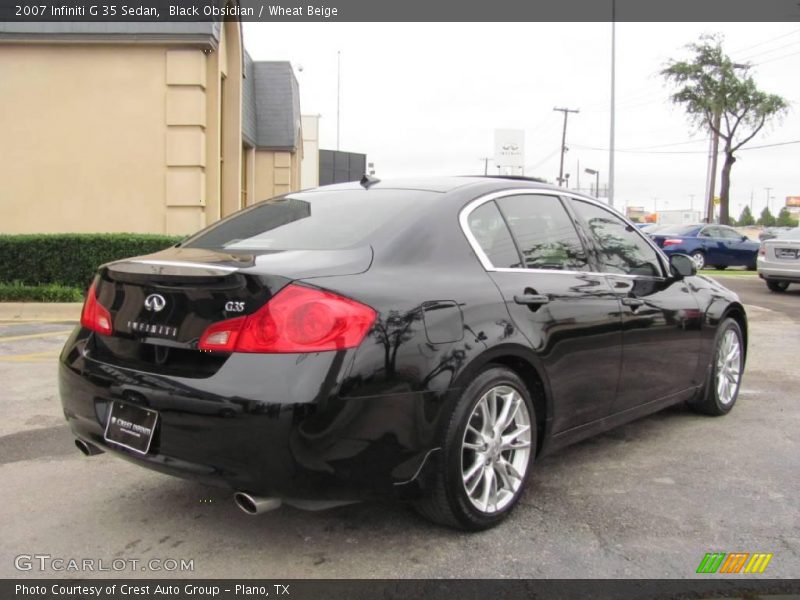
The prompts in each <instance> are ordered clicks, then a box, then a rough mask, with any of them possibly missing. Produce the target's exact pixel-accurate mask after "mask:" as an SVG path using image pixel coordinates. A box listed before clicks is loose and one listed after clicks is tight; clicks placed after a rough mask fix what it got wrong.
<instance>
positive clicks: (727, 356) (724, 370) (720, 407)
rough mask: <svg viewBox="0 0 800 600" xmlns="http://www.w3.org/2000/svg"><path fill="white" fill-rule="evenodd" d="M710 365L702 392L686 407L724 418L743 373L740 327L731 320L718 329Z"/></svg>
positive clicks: (729, 409)
mask: <svg viewBox="0 0 800 600" xmlns="http://www.w3.org/2000/svg"><path fill="white" fill-rule="evenodd" d="M711 361H712V362H711V365H709V374H708V379H707V380H706V385H705V387H704V389H703V390H702V392H701V393H700V395H699V397H698V398H697V399H696V400H694V401H692V402H690V403H689V404H690V406H691V407H692V408H693V409H694V410H696V411H697V412H701V413H704V414H707V415H715V416H719V415H726V414H728V413H729V412H730V411H731V409H732V408H733V405H734V404H735V403H736V398H738V396H739V385H740V384H741V381H742V372H743V371H744V336H743V335H742V329H741V327H739V324H738V323H737V322H736V321H734V320H733V319H731V318H727V319H725V320H724V321H722V323H720V325H719V327H718V328H717V335H716V336H715V338H714V354H713V355H712V358H711Z"/></svg>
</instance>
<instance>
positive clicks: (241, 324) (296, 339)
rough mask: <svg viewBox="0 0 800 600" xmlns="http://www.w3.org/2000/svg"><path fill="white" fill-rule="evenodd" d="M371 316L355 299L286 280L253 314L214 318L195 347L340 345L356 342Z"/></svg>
mask: <svg viewBox="0 0 800 600" xmlns="http://www.w3.org/2000/svg"><path fill="white" fill-rule="evenodd" d="M376 316H377V314H376V313H375V311H374V310H373V309H371V308H370V307H369V306H365V305H364V304H361V303H360V302H356V301H355V300H350V299H349V298H343V297H342V296H338V295H336V294H333V293H331V292H326V291H324V290H317V289H311V288H307V287H303V286H299V285H293V284H292V285H288V286H286V287H285V288H283V289H282V290H281V291H280V292H278V293H277V294H276V295H275V297H274V298H272V299H271V300H270V301H269V302H267V304H265V305H264V306H262V307H261V308H260V309H258V310H257V311H256V312H254V313H253V314H251V315H248V316H246V317H237V318H235V319H229V320H227V321H220V322H219V323H214V324H213V325H211V326H210V327H208V329H206V330H205V331H204V332H203V335H202V336H200V342H199V344H198V346H199V348H200V349H201V350H213V351H221V352H262V353H302V352H325V351H327V350H344V349H346V348H355V347H356V346H358V345H359V344H360V343H361V342H362V340H363V339H364V336H366V335H367V332H368V331H369V329H370V327H372V324H373V323H374V322H375V317H376Z"/></svg>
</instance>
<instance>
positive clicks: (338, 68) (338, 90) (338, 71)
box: [336, 50, 342, 150]
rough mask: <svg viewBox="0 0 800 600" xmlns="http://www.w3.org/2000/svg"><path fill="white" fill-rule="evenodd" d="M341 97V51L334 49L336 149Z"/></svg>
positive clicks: (337, 145)
mask: <svg viewBox="0 0 800 600" xmlns="http://www.w3.org/2000/svg"><path fill="white" fill-rule="evenodd" d="M341 98H342V51H341V50H337V51H336V150H339V103H340V100H341Z"/></svg>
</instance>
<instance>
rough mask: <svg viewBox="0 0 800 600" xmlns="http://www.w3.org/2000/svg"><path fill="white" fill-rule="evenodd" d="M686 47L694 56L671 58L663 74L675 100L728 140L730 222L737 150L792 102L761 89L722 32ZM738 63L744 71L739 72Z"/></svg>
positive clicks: (723, 209) (723, 188)
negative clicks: (730, 52)
mask: <svg viewBox="0 0 800 600" xmlns="http://www.w3.org/2000/svg"><path fill="white" fill-rule="evenodd" d="M687 47H688V48H689V49H690V50H691V51H692V52H693V57H692V59H691V60H688V61H671V62H670V63H668V66H667V67H666V68H665V69H663V70H662V71H661V75H662V76H663V77H664V78H665V79H666V80H667V82H669V83H671V84H673V85H674V86H675V87H676V90H675V92H674V93H673V94H672V95H671V100H672V102H673V103H675V104H680V105H682V106H683V108H684V110H685V111H686V113H687V115H688V117H689V120H690V122H692V123H694V124H695V125H697V126H698V127H702V128H703V129H706V130H708V131H710V132H712V133H714V134H716V135H718V136H719V138H720V139H721V140H722V142H723V146H724V148H723V152H724V154H725V162H724V163H723V165H722V176H721V179H720V192H719V197H720V207H719V208H720V210H719V220H720V222H721V223H726V224H727V223H728V221H729V219H730V214H729V206H730V203H729V197H730V185H731V169H732V168H733V163H735V162H736V152H737V151H738V150H739V149H741V148H742V146H744V145H745V144H747V143H748V142H749V141H750V140H752V139H753V138H754V137H755V136H756V135H757V134H758V132H759V131H761V130H762V129H763V128H764V125H766V124H767V122H769V121H770V120H771V119H772V118H774V117H778V116H781V115H782V114H784V113H785V112H786V110H787V107H788V104H787V102H786V100H784V99H783V98H781V97H780V96H778V95H775V94H767V93H766V92H762V91H761V90H759V89H758V88H757V87H756V84H755V81H753V78H752V77H751V76H750V75H749V74H748V69H750V65H741V64H737V63H734V62H733V61H732V60H731V59H730V57H729V56H728V55H727V54H725V52H723V50H722V41H721V37H720V36H703V37H701V38H700V42H699V43H695V44H689V45H688V46H687ZM737 69H738V70H742V71H744V75H743V76H741V77H740V76H739V74H738V73H737Z"/></svg>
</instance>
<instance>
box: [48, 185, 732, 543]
mask: <svg viewBox="0 0 800 600" xmlns="http://www.w3.org/2000/svg"><path fill="white" fill-rule="evenodd" d="M746 342H747V322H746V314H745V310H744V308H743V306H742V304H741V303H740V302H739V300H738V298H737V297H736V295H735V294H733V293H732V292H730V291H728V290H727V289H725V288H724V287H722V286H720V285H719V284H718V283H716V282H714V281H713V280H710V279H707V278H704V277H699V276H696V275H695V269H694V265H693V263H692V261H691V260H690V259H689V258H688V257H687V256H682V255H674V256H672V257H671V258H670V259H667V257H666V256H665V255H664V254H663V253H662V252H661V251H660V250H659V249H658V248H657V247H656V246H655V244H653V243H652V241H650V240H649V239H648V238H647V237H646V236H644V235H642V234H640V233H639V232H638V231H637V230H636V228H635V227H634V226H633V225H632V224H631V223H630V222H628V221H626V220H625V219H624V218H623V217H621V216H620V215H619V214H618V213H617V212H615V211H613V210H611V209H609V208H608V207H607V206H605V205H603V204H602V203H600V202H598V201H596V200H593V199H591V198H588V197H585V196H581V195H578V194H575V193H573V192H569V191H566V190H562V189H558V188H554V187H550V186H547V185H543V184H541V183H536V182H532V181H528V180H520V179H508V178H472V177H460V178H448V179H436V180H421V181H396V182H379V181H377V180H375V179H370V178H365V179H364V180H363V181H362V183H361V184H358V183H354V184H341V185H335V186H329V187H323V188H319V189H316V190H311V191H304V192H298V193H291V194H288V195H286V196H282V197H278V198H274V199H272V200H268V201H266V202H262V203H260V204H256V205H254V206H251V207H249V208H247V209H245V210H243V211H241V212H239V213H237V214H235V215H233V216H231V217H229V218H227V219H225V220H223V221H220V222H218V223H216V224H214V225H212V226H211V227H209V228H207V229H206V230H204V231H202V232H200V233H198V234H196V235H194V236H192V237H190V238H188V239H186V240H185V241H184V242H182V243H181V244H178V245H177V246H175V247H173V248H170V249H167V250H164V251H162V252H159V253H157V254H152V255H148V256H141V257H137V258H131V259H128V260H122V261H119V262H114V263H110V264H106V265H104V266H102V267H101V268H100V269H99V271H98V273H97V275H96V277H95V278H94V282H93V283H92V286H91V289H90V290H89V294H88V297H87V300H86V303H85V306H84V310H83V315H82V318H81V324H80V326H79V327H77V328H76V330H75V331H74V332H73V334H72V335H71V336H70V338H69V340H68V341H67V344H66V347H65V348H64V350H63V353H62V355H61V359H60V390H61V398H62V402H63V407H64V414H65V415H66V417H67V420H68V422H69V424H70V426H71V428H72V431H73V432H74V434H75V436H76V438H77V441H76V443H77V445H78V447H79V448H80V449H81V450H82V451H83V452H84V453H86V454H88V455H92V454H97V453H99V452H102V451H108V452H112V453H114V454H115V455H117V456H120V457H122V458H125V459H128V460H130V461H133V462H135V463H136V464H139V465H142V466H145V467H149V468H151V469H155V470H157V471H161V472H164V473H168V474H171V475H177V476H181V477H186V478H190V479H195V480H199V481H202V482H207V483H209V484H215V485H222V486H227V487H229V488H231V489H232V490H235V491H236V493H235V494H234V497H235V499H236V501H237V503H238V504H239V506H240V507H241V508H243V509H244V510H245V511H247V512H250V513H258V512H261V511H263V510H267V509H269V508H274V507H276V506H279V505H280V504H281V502H287V503H293V504H296V505H303V506H311V505H313V504H317V505H320V503H322V504H321V505H323V506H325V505H331V504H335V503H337V502H348V501H355V500H362V499H367V498H370V497H374V496H380V495H386V494H390V495H393V496H396V497H399V498H404V499H408V500H410V501H413V503H414V504H415V505H416V506H417V507H418V509H419V510H420V511H421V512H422V513H423V514H424V515H426V516H428V517H429V518H430V519H432V520H434V521H436V522H439V523H444V524H448V525H451V526H455V527H461V528H465V529H471V530H476V529H482V528H486V527H489V526H491V525H494V524H496V523H497V522H499V521H500V520H502V519H503V518H504V517H505V516H507V514H508V513H509V511H510V510H511V509H512V508H513V507H514V505H515V504H516V503H517V501H518V500H519V498H520V495H521V494H522V492H523V489H524V487H525V482H526V481H527V480H528V479H529V476H530V473H531V469H532V467H533V464H534V461H535V459H537V458H539V457H541V456H542V455H543V454H545V453H548V452H552V451H554V450H556V449H558V448H560V447H563V446H565V445H566V444H569V443H572V442H576V441H578V440H581V439H584V438H586V437H589V436H591V435H594V434H596V433H598V432H601V431H604V430H607V429H609V428H611V427H615V426H617V425H620V424H621V423H625V422H627V421H630V420H632V419H636V418H639V417H642V416H645V415H648V414H650V413H653V412H655V411H658V410H660V409H662V408H664V407H667V406H670V405H673V404H676V403H680V402H688V403H689V404H690V405H691V406H692V407H693V408H694V409H696V410H697V411H700V412H703V413H707V414H712V415H723V414H726V413H727V412H729V411H730V410H731V408H732V407H733V405H734V403H735V402H736V398H737V394H738V391H739V385H740V383H741V377H742V370H743V367H744V361H745V350H746ZM98 476H102V475H99V474H98ZM109 485H113V481H111V482H110V483H109ZM154 508H155V507H154Z"/></svg>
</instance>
